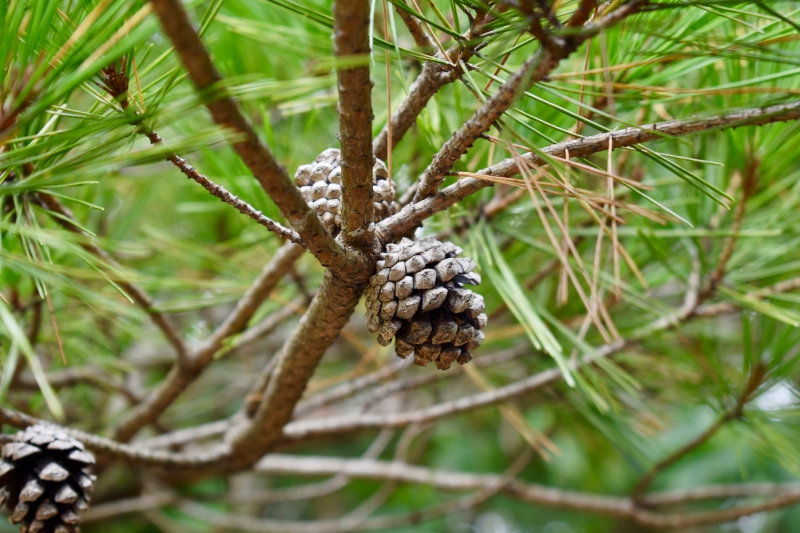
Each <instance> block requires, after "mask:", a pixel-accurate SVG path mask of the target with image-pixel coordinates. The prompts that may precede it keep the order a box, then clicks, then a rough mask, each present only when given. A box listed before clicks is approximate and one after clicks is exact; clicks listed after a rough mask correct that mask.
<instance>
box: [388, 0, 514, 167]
mask: <svg viewBox="0 0 800 533" xmlns="http://www.w3.org/2000/svg"><path fill="white" fill-rule="evenodd" d="M500 9H501V10H505V9H507V7H506V6H500ZM398 12H401V13H403V12H404V11H403V10H402V9H398ZM409 16H410V15H409ZM404 20H405V19H404ZM491 20H493V18H492V17H491V16H489V15H486V16H483V17H481V18H480V19H477V20H476V22H475V23H474V24H473V25H472V27H471V28H470V29H469V31H468V32H467V33H465V34H464V39H463V40H464V41H465V42H466V43H469V44H466V45H465V44H462V43H458V44H456V45H455V46H453V47H451V48H450V49H449V50H447V57H443V56H442V53H441V52H436V55H435V57H436V58H438V59H441V60H444V61H447V63H446V64H443V63H437V62H433V61H426V62H425V63H423V65H422V72H420V74H419V76H417V79H415V80H414V83H412V84H411V87H409V88H408V95H407V96H406V98H405V100H403V101H402V102H401V103H400V105H399V106H397V110H396V111H395V112H394V115H392V118H391V124H392V148H394V147H395V146H397V144H398V143H399V142H400V140H401V139H402V138H403V136H404V135H405V134H406V133H407V132H408V130H410V129H411V126H413V125H414V123H415V122H416V120H417V117H418V116H419V114H420V113H422V110H423V109H425V106H427V105H428V102H429V101H430V99H431V98H433V96H434V95H435V94H436V93H437V92H439V90H440V89H441V88H442V87H444V86H445V85H447V84H449V83H453V82H454V81H456V80H457V79H459V78H460V77H461V76H462V75H463V74H464V71H463V70H462V68H461V63H465V64H466V63H469V60H470V59H471V58H472V56H473V55H474V53H475V51H476V50H477V49H478V48H480V46H481V41H480V40H479V38H480V37H481V35H483V34H484V32H485V31H486V25H487V24H488V23H489V22H490V21H491ZM409 31H411V29H410V28H409ZM412 33H413V32H412ZM423 34H424V33H423ZM426 38H427V37H426ZM428 43H430V41H428ZM372 150H373V152H375V157H377V158H378V159H383V160H386V157H387V154H388V153H389V125H388V124H386V125H385V126H384V127H383V129H381V132H380V133H379V134H378V136H377V137H375V140H374V141H373V143H372Z"/></svg>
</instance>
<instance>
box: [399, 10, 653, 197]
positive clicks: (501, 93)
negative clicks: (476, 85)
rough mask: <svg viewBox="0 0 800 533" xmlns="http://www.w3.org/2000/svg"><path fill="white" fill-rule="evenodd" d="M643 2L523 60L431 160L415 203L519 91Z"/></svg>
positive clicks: (434, 186) (430, 192)
mask: <svg viewBox="0 0 800 533" xmlns="http://www.w3.org/2000/svg"><path fill="white" fill-rule="evenodd" d="M643 3H644V2H641V1H634V2H630V3H628V4H625V5H623V6H621V7H619V8H618V9H616V10H614V11H612V12H611V13H610V14H609V15H608V16H606V17H604V18H603V19H602V20H599V21H598V22H597V23H595V24H590V25H589V26H587V27H586V28H585V29H584V30H583V31H581V32H580V33H576V34H574V35H572V36H570V37H568V38H564V39H560V40H556V39H555V38H551V39H549V42H551V43H552V44H553V46H544V44H545V43H542V47H541V48H539V50H538V51H537V52H536V53H535V54H534V55H533V56H532V57H530V58H529V59H528V60H527V61H525V63H523V64H522V66H521V67H520V68H519V70H517V71H516V72H515V73H514V74H513V75H512V76H511V77H510V78H508V80H506V82H505V83H504V84H503V85H501V86H500V87H499V88H498V89H497V92H495V94H493V95H492V96H491V97H490V98H489V99H488V100H486V102H485V103H484V104H483V105H482V106H481V107H480V109H478V110H477V111H476V112H475V113H474V114H473V115H472V117H470V118H469V120H467V121H466V122H465V123H464V125H463V126H461V128H460V129H459V130H458V131H456V132H455V133H453V136H452V137H450V139H449V140H448V141H447V142H446V143H445V144H444V146H443V147H442V149H441V150H439V152H438V153H437V154H436V155H435V156H434V157H433V161H431V163H430V165H428V168H427V169H425V172H424V174H423V175H422V181H421V183H420V186H419V188H418V189H417V192H416V194H415V195H414V201H416V202H418V201H420V200H423V199H425V198H427V197H429V196H431V195H433V194H434V193H436V191H437V190H438V188H439V185H440V184H441V183H442V181H444V179H445V177H446V175H447V173H448V172H449V171H450V169H452V168H453V165H455V163H456V161H458V160H459V159H460V158H461V156H463V155H464V154H465V153H467V150H469V148H471V147H472V144H473V143H474V142H475V141H476V140H477V139H478V138H479V137H480V136H481V135H483V134H484V133H486V131H488V130H489V128H491V127H492V125H493V124H494V123H495V122H496V121H497V119H499V118H500V117H501V116H502V115H503V113H505V112H506V111H507V110H508V109H509V108H510V107H511V105H512V104H513V103H514V100H516V98H517V97H518V96H519V95H520V94H521V93H522V92H524V91H525V90H526V89H527V88H528V87H530V86H531V85H533V84H535V83H537V82H539V81H541V80H542V79H544V78H545V77H546V76H547V75H548V74H550V73H551V72H552V71H553V70H555V69H556V67H558V65H559V64H560V63H561V61H562V60H563V59H565V58H567V57H569V55H570V54H572V52H574V51H575V50H577V48H578V47H579V46H580V45H581V44H583V42H584V41H585V40H586V39H588V38H589V37H592V36H593V35H596V34H597V33H599V32H600V31H602V30H604V29H605V28H608V27H611V26H613V25H614V24H616V23H617V22H619V21H621V20H624V19H625V18H626V17H628V16H630V15H632V14H634V13H636V12H637V11H638V10H639V7H640V6H641V5H642V4H643Z"/></svg>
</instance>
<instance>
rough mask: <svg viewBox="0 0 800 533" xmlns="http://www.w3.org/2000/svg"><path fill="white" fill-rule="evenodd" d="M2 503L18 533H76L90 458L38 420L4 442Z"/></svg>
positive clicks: (91, 480) (87, 485)
mask: <svg viewBox="0 0 800 533" xmlns="http://www.w3.org/2000/svg"><path fill="white" fill-rule="evenodd" d="M1 455H2V458H1V459H0V506H2V505H5V507H6V509H8V513H9V515H10V516H9V518H10V520H11V523H13V524H21V525H20V532H21V533H79V532H80V527H79V524H80V516H79V514H80V513H81V512H83V511H85V510H86V509H87V508H88V506H89V503H88V502H89V495H90V494H91V492H92V488H93V485H94V479H95V478H94V476H92V475H91V474H89V473H88V469H89V467H91V465H93V464H94V462H95V461H94V456H93V455H92V454H91V453H90V452H88V451H86V450H85V449H84V447H83V444H81V443H80V442H79V441H77V440H75V439H73V438H71V437H70V436H69V435H67V434H66V433H65V432H64V431H63V430H62V429H60V428H57V427H55V426H51V425H49V424H36V425H35V426H31V427H29V428H27V429H26V430H25V431H20V432H19V433H17V434H16V435H14V440H13V441H11V442H8V443H6V444H5V445H3V449H2V454H1Z"/></svg>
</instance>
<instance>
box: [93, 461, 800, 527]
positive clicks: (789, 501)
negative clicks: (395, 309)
mask: <svg viewBox="0 0 800 533" xmlns="http://www.w3.org/2000/svg"><path fill="white" fill-rule="evenodd" d="M256 469H257V471H258V472H260V473H262V474H267V475H270V476H277V475H289V476H333V477H332V478H331V479H330V480H329V481H326V482H323V483H325V484H334V483H333V480H339V479H342V478H344V479H367V480H372V481H394V482H399V483H411V484H419V485H427V486H431V487H434V488H437V489H440V490H444V491H469V490H480V491H488V493H489V494H490V495H491V494H493V493H495V492H499V493H501V494H504V495H506V496H509V497H512V498H516V499H519V500H522V501H524V502H527V503H530V504H533V505H541V506H545V507H552V508H558V509H563V510H572V511H578V512H585V513H590V514H599V515H605V516H610V517H615V518H624V519H629V520H632V521H633V522H635V523H637V524H641V525H644V526H649V527H656V528H674V527H690V526H700V525H708V524H719V523H724V522H728V521H731V520H735V519H737V518H739V517H742V516H748V515H751V514H755V513H758V512H763V511H768V510H771V509H778V508H781V507H787V506H789V505H793V504H795V503H797V502H798V501H800V484H798V483H742V484H732V485H717V486H715V485H711V486H701V487H694V488H692V489H690V490H678V491H669V492H659V493H653V494H651V495H649V496H648V497H647V498H645V499H644V500H642V504H643V505H645V506H646V507H662V506H670V507H675V506H679V505H691V504H692V503H695V502H700V501H706V500H712V499H720V500H728V499H730V498H763V499H764V500H763V501H762V502H760V503H753V504H740V505H736V506H731V507H727V508H725V509H720V510H715V511H685V512H681V511H671V512H657V511H652V510H649V509H646V508H641V507H639V506H637V504H636V503H635V502H634V501H633V499H631V498H627V497H615V496H600V495H594V494H589V493H584V492H577V491H568V490H560V489H554V488H550V487H546V486H543V485H535V484H531V483H525V482H522V481H517V480H515V479H514V476H513V475H510V476H507V475H502V474H501V475H493V474H467V473H462V472H449V471H444V470H435V469H430V468H425V467H420V466H414V465H410V464H408V463H407V462H405V461H378V460H375V459H374V458H369V457H364V458H361V459H344V458H336V457H314V456H293V455H283V454H272V455H269V456H268V457H266V458H264V459H263V460H262V461H260V462H259V463H258V464H257V465H256ZM320 485H322V483H321V484H320ZM284 490H290V489H284ZM294 490H296V491H297V490H299V489H294ZM306 490H307V489H306ZM306 496H307V497H314V496H315V494H314V493H313V492H306ZM484 499H485V497H484ZM476 503H478V502H476ZM173 504H179V505H180V508H181V509H182V510H183V511H184V512H187V513H189V514H190V515H193V516H196V517H198V518H199V517H202V518H203V519H211V521H212V523H215V524H217V525H218V526H220V527H223V528H224V529H238V530H244V531H266V532H272V531H302V532H328V531H337V532H338V531H342V532H344V531H353V530H362V531H366V530H376V529H378V530H379V529H381V528H385V527H391V526H392V525H395V524H397V525H402V524H404V523H406V522H405V521H406V520H408V519H407V518H405V517H402V516H401V517H391V518H374V519H370V520H366V521H363V522H361V523H360V524H358V525H354V524H352V523H347V522H345V521H344V520H331V521H308V522H299V521H294V522H292V521H280V520H260V519H256V518H247V517H237V516H233V515H227V514H226V515H222V514H217V513H215V512H214V513H212V511H210V510H209V509H207V508H205V507H204V506H200V505H199V504H197V503H192V502H190V501H188V500H185V499H183V498H181V497H180V496H179V495H177V494H174V493H169V492H167V493H156V494H145V495H142V496H140V497H137V498H132V499H129V500H121V501H117V502H113V503H109V504H104V505H97V506H95V507H94V508H92V509H91V510H90V511H89V512H88V513H87V516H86V520H87V521H89V522H91V521H96V520H100V519H103V518H107V517H109V516H115V515H119V514H125V513H131V512H138V511H141V510H142V509H155V508H159V507H163V506H167V505H173ZM450 510H451V511H455V510H457V509H450ZM416 513H420V512H419V511H415V514H416ZM223 517H224V518H223ZM426 518H427V519H430V518H432V517H430V516H428V517H426ZM387 521H391V522H390V523H387Z"/></svg>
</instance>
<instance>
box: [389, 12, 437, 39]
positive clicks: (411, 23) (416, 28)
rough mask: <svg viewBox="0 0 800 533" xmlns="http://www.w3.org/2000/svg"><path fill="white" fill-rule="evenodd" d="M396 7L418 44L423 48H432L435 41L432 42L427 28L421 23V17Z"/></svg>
mask: <svg viewBox="0 0 800 533" xmlns="http://www.w3.org/2000/svg"><path fill="white" fill-rule="evenodd" d="M394 9H395V11H397V14H398V15H400V18H401V19H403V23H404V24H405V25H406V28H407V29H408V33H410V34H411V37H412V38H413V39H414V42H415V43H417V46H419V47H420V48H422V49H427V48H430V47H431V46H432V45H433V43H432V42H431V39H430V37H428V34H427V33H425V30H424V29H423V27H422V24H420V22H419V19H418V18H417V17H415V16H414V15H412V14H411V13H409V12H408V11H406V10H405V9H401V8H400V7H398V6H394Z"/></svg>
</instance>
